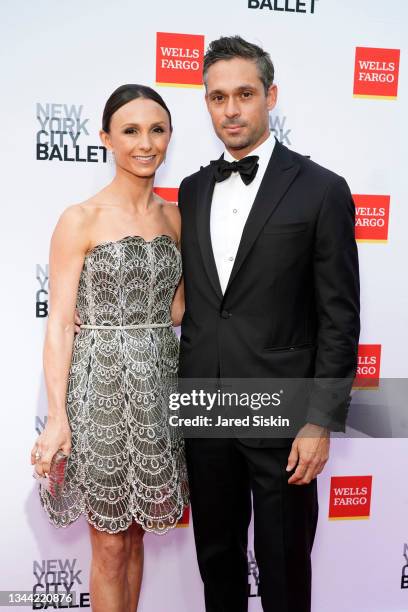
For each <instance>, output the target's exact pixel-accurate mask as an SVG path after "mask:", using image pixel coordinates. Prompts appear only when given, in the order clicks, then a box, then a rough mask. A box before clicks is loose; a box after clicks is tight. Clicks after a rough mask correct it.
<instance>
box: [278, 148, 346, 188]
mask: <svg viewBox="0 0 408 612" xmlns="http://www.w3.org/2000/svg"><path fill="white" fill-rule="evenodd" d="M280 146H281V147H284V145H280ZM284 148H285V149H286V151H288V152H289V154H290V155H291V157H292V159H293V160H294V161H295V162H296V163H298V164H299V166H300V170H301V173H302V175H303V176H304V177H305V178H306V179H310V180H313V181H318V182H319V183H320V184H322V185H331V184H333V183H336V182H338V181H344V178H343V177H342V176H341V175H340V174H337V173H336V172H334V171H333V170H330V169H329V168H326V167H325V166H322V165H321V164H318V163H317V162H315V161H314V160H313V159H311V158H310V156H309V155H302V154H301V153H297V152H296V151H292V149H288V148H287V147H284Z"/></svg>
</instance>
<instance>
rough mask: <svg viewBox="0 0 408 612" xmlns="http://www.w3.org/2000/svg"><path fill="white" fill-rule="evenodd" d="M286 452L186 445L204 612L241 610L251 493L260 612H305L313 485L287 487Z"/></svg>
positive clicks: (227, 442) (231, 443)
mask: <svg viewBox="0 0 408 612" xmlns="http://www.w3.org/2000/svg"><path fill="white" fill-rule="evenodd" d="M289 451H290V448H262V447H260V448H253V447H249V446H245V445H244V444H242V443H241V442H240V441H239V440H237V439H218V440H217V439H201V438H200V439H188V440H186V454H187V467H188V474H189V482H190V493H191V508H192V515H193V525H194V535H195V542H196V549H197V558H198V564H199V568H200V573H201V577H202V580H203V582H204V596H205V606H206V611H207V612H247V610H248V560H247V541H248V526H249V523H250V519H251V491H252V498H253V511H254V548H255V557H256V560H257V563H258V570H259V579H260V594H261V601H262V606H263V610H264V612H310V605H311V562H310V553H311V550H312V545H313V540H314V536H315V531H316V524H317V514H318V503H317V488H316V481H315V480H314V481H312V482H311V483H310V484H309V485H302V486H300V485H299V486H296V485H288V484H287V481H288V478H289V477H290V475H291V473H292V472H286V465H287V460H288V455H289Z"/></svg>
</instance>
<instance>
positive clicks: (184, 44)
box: [156, 32, 204, 87]
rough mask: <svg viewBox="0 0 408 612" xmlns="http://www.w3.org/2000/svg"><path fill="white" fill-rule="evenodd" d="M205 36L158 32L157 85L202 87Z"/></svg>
mask: <svg viewBox="0 0 408 612" xmlns="http://www.w3.org/2000/svg"><path fill="white" fill-rule="evenodd" d="M203 59H204V36H203V35H201V34H171V33H167V32H157V41H156V85H171V86H175V87H177V86H178V87H201V86H202V84H203V75H202V72H203Z"/></svg>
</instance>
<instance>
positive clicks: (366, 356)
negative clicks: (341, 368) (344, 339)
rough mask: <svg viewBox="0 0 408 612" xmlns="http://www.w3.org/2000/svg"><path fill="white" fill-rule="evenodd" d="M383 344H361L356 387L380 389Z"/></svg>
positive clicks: (355, 380) (355, 381)
mask: <svg viewBox="0 0 408 612" xmlns="http://www.w3.org/2000/svg"><path fill="white" fill-rule="evenodd" d="M380 364H381V344H360V346H359V347H358V361H357V374H356V377H355V379H354V383H353V388H354V389H378V386H379V384H380Z"/></svg>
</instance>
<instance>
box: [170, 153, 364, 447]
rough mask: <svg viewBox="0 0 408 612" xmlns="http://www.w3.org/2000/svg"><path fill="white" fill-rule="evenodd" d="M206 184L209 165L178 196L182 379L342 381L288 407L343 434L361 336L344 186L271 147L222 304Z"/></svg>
mask: <svg viewBox="0 0 408 612" xmlns="http://www.w3.org/2000/svg"><path fill="white" fill-rule="evenodd" d="M214 184H215V179H214V177H213V169H212V167H211V166H210V165H209V166H206V167H202V168H201V169H200V170H199V171H198V172H196V173H195V174H192V175H191V176H189V177H187V178H185V179H184V180H183V181H182V183H181V185H180V190H179V207H180V212H181V217H182V234H181V249H182V260H183V271H184V283H185V300H186V308H185V314H184V317H183V321H182V326H181V338H180V369H179V374H180V377H184V378H217V377H221V378H292V377H293V378H311V379H316V380H319V381H321V380H322V379H336V380H339V379H344V380H345V381H346V384H345V386H343V387H342V394H340V395H339V394H338V393H327V389H326V390H324V389H322V386H321V385H320V386H319V385H316V387H315V388H313V389H312V390H311V393H310V394H309V396H308V398H307V399H306V398H298V399H297V407H296V410H298V411H299V414H300V415H301V420H302V422H304V423H306V422H311V423H315V424H317V425H322V426H325V427H328V428H330V429H332V430H341V431H344V428H345V423H346V417H347V411H348V405H349V399H350V398H349V392H350V387H351V382H352V380H353V378H354V376H355V372H356V366H357V350H358V339H359V331H360V323H359V272H358V254H357V247H356V242H355V236H354V224H355V208H354V203H353V200H352V196H351V193H350V190H349V188H348V185H347V183H346V181H345V180H344V179H343V178H342V177H340V176H338V175H337V174H335V173H333V172H331V171H329V170H327V169H326V168H323V167H322V166H319V165H318V164H316V163H314V162H313V161H311V160H309V159H308V158H306V157H304V156H302V155H299V154H297V153H295V152H293V151H291V150H289V149H288V148H286V147H285V146H283V145H282V144H280V143H279V142H278V141H276V143H275V147H274V150H273V152H272V155H271V158H270V160H269V164H268V166H267V169H266V171H265V174H264V177H263V179H262V182H261V185H260V187H259V190H258V193H257V195H256V197H255V200H254V203H253V206H252V208H251V211H250V213H249V216H248V219H247V222H246V224H245V227H244V230H243V233H242V237H241V241H240V244H239V247H238V251H237V254H236V258H235V262H234V265H233V268H232V272H231V275H230V278H229V282H228V285H227V288H226V290H225V292H224V294H223V293H222V291H221V287H220V283H219V279H218V273H217V268H216V264H215V260H214V255H213V251H212V245H211V236H210V212H211V200H212V194H213V190H214ZM323 386H324V385H323ZM339 398H340V399H339ZM332 399H333V401H331V400H332ZM249 443H250V444H251V445H253V442H249ZM256 443H257V441H255V444H256ZM259 443H261V444H264V445H265V444H266V445H269V446H280V445H282V444H283V443H287V441H285V442H282V441H281V442H279V441H277V440H263V442H259Z"/></svg>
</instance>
